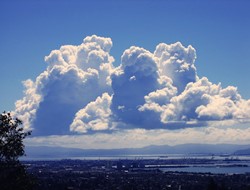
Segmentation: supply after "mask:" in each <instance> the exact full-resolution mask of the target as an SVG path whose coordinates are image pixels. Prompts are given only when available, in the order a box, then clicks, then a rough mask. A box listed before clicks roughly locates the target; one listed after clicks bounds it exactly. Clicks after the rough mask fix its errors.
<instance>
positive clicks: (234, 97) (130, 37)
mask: <svg viewBox="0 0 250 190" xmlns="http://www.w3.org/2000/svg"><path fill="white" fill-rule="evenodd" d="M249 18H250V2H249V1H248V0H237V1H236V0H220V1H216V0H210V1H208V0H206V1H198V0H126V1H125V0H124V1H121V0H107V1H102V0H91V1H80V0H73V1H70V0H60V1H59V0H54V1H50V0H43V1H39V0H24V1H17V0H2V1H1V2H0V23H1V30H0V60H1V70H0V71H1V75H0V80H1V83H0V89H1V95H0V110H1V111H4V110H7V111H15V113H16V114H17V116H18V117H19V118H20V119H21V120H23V122H24V127H25V128H26V129H32V130H33V135H34V138H33V137H32V138H30V139H28V141H27V143H28V144H29V143H30V144H36V145H41V144H42V145H60V146H67V147H78V148H79V147H80V148H84V147H87V148H89V147H92V148H110V147H116V148H118V147H134V145H135V146H136V147H141V146H145V145H150V144H181V143H188V142H189V143H196V142H206V143H240V144H249V142H250V128H249V123H250V115H249V110H250V88H249V87H250V85H249V83H250V77H249V72H250V59H249V55H250V48H249V44H250V22H249ZM83 40H84V42H83ZM176 42H180V43H176ZM160 43H164V44H161V45H159V46H157V45H158V44H160ZM63 45H71V46H64V47H63V48H61V49H60V47H61V46H63ZM189 45H191V46H189ZM111 46H112V47H111ZM131 46H136V47H132V48H130V47H131ZM156 46H157V47H156ZM139 47H141V48H139ZM110 48H111V49H110ZM53 50H56V51H53ZM154 51H155V53H154ZM65 52H66V53H65ZM72 52H73V53H72ZM195 52H196V55H197V59H195ZM70 53H72V54H70ZM45 56H47V57H46V58H45ZM84 56H87V57H88V58H86V57H84ZM62 57H63V59H62ZM113 58H114V60H115V61H114V60H113ZM45 59H46V60H45ZM98 64H99V65H98ZM120 65H121V67H119V66H120ZM177 71H178V72H177ZM196 72H197V73H196ZM203 77H206V78H203ZM28 79H30V80H28ZM22 81H26V82H24V83H25V85H26V90H25V88H24V85H23V83H22ZM35 81H37V82H35ZM190 82H191V83H190ZM219 83H221V86H220V85H218V84H219ZM230 86H234V87H230ZM185 87H186V89H185ZM235 87H236V88H237V89H238V90H236V88H235ZM25 93H26V94H25ZM16 102H17V105H16V107H15V103H16ZM59 117H60V118H61V119H60V120H58V119H57V118H59ZM75 134H78V135H76V136H75ZM79 134H81V135H79ZM49 135H54V136H50V137H48V136H49ZM44 137H45V138H44ZM66 142H67V143H66ZM69 142H70V143H69Z"/></svg>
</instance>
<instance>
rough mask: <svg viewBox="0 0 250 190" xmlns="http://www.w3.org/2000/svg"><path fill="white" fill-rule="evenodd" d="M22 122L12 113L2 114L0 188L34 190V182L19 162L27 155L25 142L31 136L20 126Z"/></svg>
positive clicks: (0, 119) (0, 126)
mask: <svg viewBox="0 0 250 190" xmlns="http://www.w3.org/2000/svg"><path fill="white" fill-rule="evenodd" d="M21 124H22V121H21V120H19V119H18V118H15V119H14V118H12V116H11V114H10V113H6V112H3V113H2V114H0V187H1V189H2V190H9V189H33V187H34V185H33V184H34V181H33V180H32V178H31V177H30V175H29V174H27V172H26V168H25V166H24V165H23V164H21V162H20V161H19V157H20V156H24V155H25V151H24V144H23V140H24V139H25V137H27V136H28V135H30V134H31V132H30V131H28V132H25V131H24V129H23V128H22V127H20V125H21Z"/></svg>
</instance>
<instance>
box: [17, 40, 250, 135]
mask: <svg viewBox="0 0 250 190" xmlns="http://www.w3.org/2000/svg"><path fill="white" fill-rule="evenodd" d="M111 47H112V41H111V39H110V38H103V37H98V36H95V35H93V36H89V37H86V38H85V39H84V40H83V43H82V44H80V45H78V46H73V45H65V46H62V47H61V48H60V49H59V50H53V51H52V52H51V53H50V54H49V55H48V56H46V57H45V61H46V62H47V63H48V67H47V69H46V70H45V71H44V72H43V73H41V74H40V75H39V76H38V77H37V78H36V80H35V81H34V82H33V81H31V80H30V79H29V80H27V81H25V82H24V86H25V88H26V89H25V91H24V97H23V99H21V100H18V101H17V102H16V110H15V113H16V115H17V116H18V117H19V118H20V119H22V120H23V122H24V126H25V128H33V130H34V131H33V135H45V136H46V135H65V134H74V133H90V134H92V135H95V133H94V132H100V131H101V132H103V131H105V132H113V133H115V134H116V135H117V134H120V133H119V132H118V131H119V130H125V129H130V130H131V131H133V129H137V130H136V131H134V132H136V134H137V133H138V131H140V133H138V136H140V135H143V134H147V135H149V136H150V134H151V133H150V131H151V132H152V129H154V130H153V131H154V134H157V135H159V134H158V131H161V130H163V129H176V131H178V133H179V134H182V132H183V131H182V130H180V129H183V130H185V132H188V131H189V130H191V131H192V133H193V134H194V133H196V132H197V133H198V131H199V128H195V129H188V128H190V127H207V128H209V129H210V130H219V128H216V129H213V128H211V126H213V127H214V126H216V127H218V126H225V125H227V126H230V125H233V124H234V125H235V124H239V123H247V122H248V123H249V118H250V114H249V113H250V100H245V99H243V98H242V97H241V96H240V94H239V93H238V91H237V88H236V87H232V86H228V87H226V88H222V87H221V85H220V84H213V83H211V82H210V81H209V80H208V79H207V78H206V77H202V78H200V77H198V75H197V69H196V67H195V65H194V64H195V59H196V51H195V49H194V48H193V47H192V46H188V47H184V46H183V45H182V44H181V43H180V42H177V43H175V44H170V45H167V44H164V43H161V44H159V45H158V46H157V47H156V50H155V51H154V53H151V52H150V51H148V50H146V49H144V48H140V47H135V46H132V47H130V48H129V49H127V50H125V51H124V53H123V55H122V57H121V64H120V65H119V66H117V67H116V68H114V66H113V64H112V63H113V62H114V58H113V57H112V56H111V55H110V49H111ZM186 128H187V129H186ZM139 129H140V130H139ZM147 130H149V131H147ZM142 131H143V132H142ZM176 131H175V132H170V131H168V133H167V134H175V133H176ZM224 131H225V130H224ZM220 132H221V131H220ZM123 133H124V132H123ZM128 133H129V132H128ZM131 133H132V132H131ZM131 133H129V134H130V135H131ZM226 133H228V132H226ZM125 134H127V132H126V133H125ZM139 134H140V135H139ZM164 134H165V133H164ZM103 135H104V134H103ZM166 137H167V138H170V139H171V137H169V136H168V135H167V136H166ZM138 138H139V137H138ZM152 138H153V137H152ZM211 138H212V137H211Z"/></svg>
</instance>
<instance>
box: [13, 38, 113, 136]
mask: <svg viewBox="0 0 250 190" xmlns="http://www.w3.org/2000/svg"><path fill="white" fill-rule="evenodd" d="M111 47H112V41H111V39H110V38H102V37H97V36H95V35H94V36H90V37H87V38H85V39H84V41H83V43H82V44H80V45H79V46H71V45H66V46H62V47H61V48H60V49H59V50H53V51H52V52H51V53H50V55H49V56H46V57H45V61H46V62H47V63H48V67H47V69H46V70H45V71H44V72H43V73H41V74H40V75H39V76H38V77H37V78H36V80H35V82H32V81H31V80H27V81H25V82H24V84H25V87H26V90H25V92H24V93H25V95H24V98H23V99H21V100H19V101H17V102H16V111H15V112H16V115H17V116H19V117H20V118H21V119H22V120H23V121H24V124H25V126H27V127H31V128H33V134H34V135H51V134H68V133H69V126H70V124H71V123H72V121H73V120H74V117H75V114H76V113H77V112H78V111H79V110H80V109H82V108H84V107H85V106H86V105H88V104H89V103H90V102H91V101H94V100H95V99H96V98H97V97H98V96H100V95H102V94H103V93H104V92H106V93H110V94H111V93H112V89H111V80H110V75H111V73H112V70H113V65H112V63H113V61H114V58H113V57H112V56H110V55H109V50H110V48H111Z"/></svg>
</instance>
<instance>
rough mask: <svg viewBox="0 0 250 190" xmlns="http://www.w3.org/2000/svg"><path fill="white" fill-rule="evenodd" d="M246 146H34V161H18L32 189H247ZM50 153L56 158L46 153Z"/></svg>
mask: <svg viewBox="0 0 250 190" xmlns="http://www.w3.org/2000/svg"><path fill="white" fill-rule="evenodd" d="M204 147H206V148H207V149H204ZM248 147H249V146H247V145H201V144H188V145H178V146H173V147H170V146H149V147H144V148H140V149H115V150H114V149H112V150H82V149H68V148H57V149H55V148H53V147H43V148H41V147H40V148H41V151H40V154H35V152H34V151H35V147H32V148H30V147H28V148H27V150H28V151H27V153H30V154H31V153H32V156H34V157H33V159H32V158H31V157H29V156H28V158H26V159H25V160H24V159H23V161H22V162H23V163H24V164H25V166H26V167H27V171H28V172H29V173H30V174H32V175H33V176H34V177H35V179H36V185H37V187H36V189H41V190H42V189H51V190H52V189H58V190H59V189H68V190H70V189H73V190H81V189H88V190H92V189H95V190H99V189H100V190H101V189H107V190H110V189H121V190H123V189H129V190H130V189H138V190H143V189H177V190H192V189H197V190H203V189H204V190H207V189H218V190H219V189H235V190H239V189H240V190H249V189H250V154H249V153H248V151H249V149H248ZM37 148H38V147H37ZM53 149H54V154H50V152H51V151H52V150H53ZM202 149H203V150H202ZM163 150H165V152H164V151H163ZM184 150H185V151H184ZM194 150H196V152H193V151H194ZM78 151H80V152H78ZM180 151H182V152H183V154H180ZM122 152H123V154H122ZM128 152H129V153H132V154H128ZM136 152H137V154H136ZM167 152H168V153H167ZM190 152H193V153H190ZM202 152H203V153H202ZM56 153H58V157H55V154H56ZM163 153H164V154H163ZM49 154H50V156H52V157H53V158H52V157H51V158H49V157H48V155H49ZM63 154H64V155H65V157H67V158H63V157H62V155H63ZM42 155H43V158H41V156H42ZM84 155H85V156H84ZM30 156H31V155H30ZM35 156H37V157H35ZM39 157H40V158H39Z"/></svg>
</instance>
